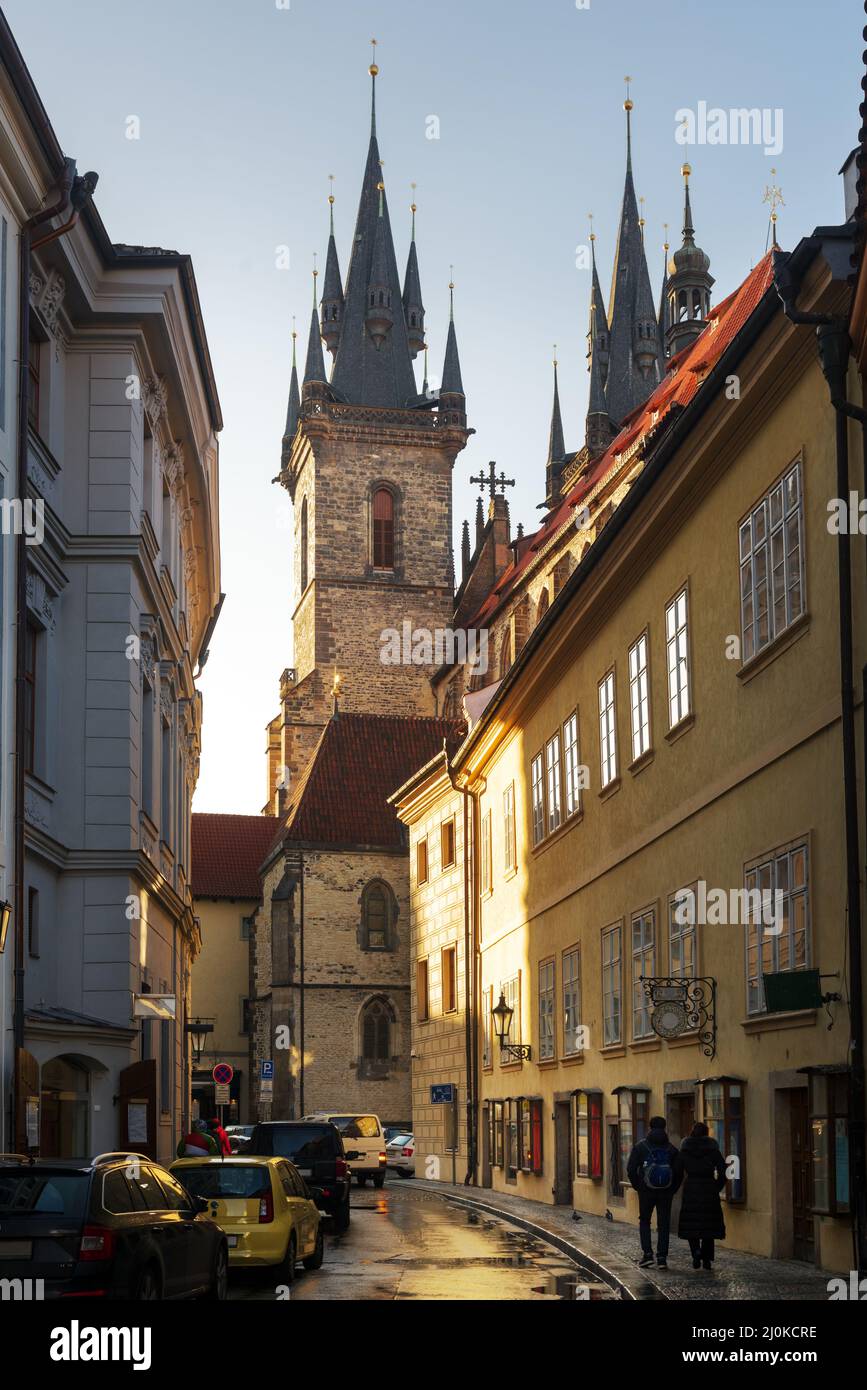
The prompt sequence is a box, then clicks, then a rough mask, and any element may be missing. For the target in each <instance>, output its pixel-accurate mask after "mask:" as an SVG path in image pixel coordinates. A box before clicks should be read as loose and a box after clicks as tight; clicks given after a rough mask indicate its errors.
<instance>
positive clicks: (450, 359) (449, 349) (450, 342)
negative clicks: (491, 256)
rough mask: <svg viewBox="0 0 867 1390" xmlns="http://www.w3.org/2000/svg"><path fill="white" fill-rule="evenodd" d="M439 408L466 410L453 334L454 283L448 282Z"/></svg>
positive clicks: (456, 410)
mask: <svg viewBox="0 0 867 1390" xmlns="http://www.w3.org/2000/svg"><path fill="white" fill-rule="evenodd" d="M439 408H440V410H441V411H454V412H456V413H458V414H460V415H464V414H465V412H466V408H467V402H466V397H465V395H464V384H463V380H462V378H461V361H460V357H459V356H458V337H457V333H456V332H455V282H454V280H450V281H449V331H448V337H447V338H446V355H445V361H444V362H443V379H442V383H441V385H440V397H439Z"/></svg>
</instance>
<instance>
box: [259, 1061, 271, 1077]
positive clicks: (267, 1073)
mask: <svg viewBox="0 0 867 1390" xmlns="http://www.w3.org/2000/svg"><path fill="white" fill-rule="evenodd" d="M259 1074H260V1076H261V1078H262V1080H263V1081H273V1080H274V1063H273V1062H263V1063H262V1070H261V1072H260V1073H259Z"/></svg>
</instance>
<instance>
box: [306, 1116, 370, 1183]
mask: <svg viewBox="0 0 867 1390" xmlns="http://www.w3.org/2000/svg"><path fill="white" fill-rule="evenodd" d="M304 1119H305V1120H309V1121H316V1122H318V1123H320V1124H322V1123H324V1122H327V1123H329V1124H332V1125H334V1127H335V1128H336V1129H337V1131H338V1133H339V1134H340V1137H341V1139H342V1140H343V1147H344V1150H345V1152H346V1161H347V1163H348V1164H349V1167H350V1171H351V1172H352V1176H353V1177H354V1178H355V1180H356V1182H357V1183H358V1186H359V1187H364V1184H365V1183H366V1182H367V1179H368V1178H372V1179H373V1185H374V1187H382V1185H383V1183H384V1182H385V1136H384V1134H383V1132H382V1125H381V1124H380V1123H379V1116H378V1115H348V1114H346V1112H345V1111H344V1113H343V1114H339V1115H332V1114H331V1113H326V1112H325V1111H322V1112H320V1113H317V1114H315V1115H305V1116H304Z"/></svg>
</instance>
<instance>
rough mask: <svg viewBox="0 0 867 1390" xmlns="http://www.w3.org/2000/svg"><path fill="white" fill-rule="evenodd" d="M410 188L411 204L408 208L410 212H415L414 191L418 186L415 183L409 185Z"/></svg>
mask: <svg viewBox="0 0 867 1390" xmlns="http://www.w3.org/2000/svg"><path fill="white" fill-rule="evenodd" d="M410 188H411V189H412V202H411V203H410V205H409V207H410V212H417V211H418V209H417V208H416V205H415V190H416V189H417V188H418V184H417V183H411V184H410Z"/></svg>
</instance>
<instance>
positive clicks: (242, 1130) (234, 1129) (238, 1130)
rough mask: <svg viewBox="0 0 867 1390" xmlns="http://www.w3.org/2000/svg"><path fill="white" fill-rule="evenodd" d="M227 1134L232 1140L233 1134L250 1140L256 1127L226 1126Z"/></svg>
mask: <svg viewBox="0 0 867 1390" xmlns="http://www.w3.org/2000/svg"><path fill="white" fill-rule="evenodd" d="M223 1128H224V1129H225V1131H226V1133H227V1134H228V1136H229V1138H230V1139H231V1137H232V1135H233V1134H238V1135H240V1136H241V1138H242V1139H249V1138H250V1135H251V1134H252V1133H253V1130H254V1128H255V1126H254V1125H224V1126H223Z"/></svg>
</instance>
